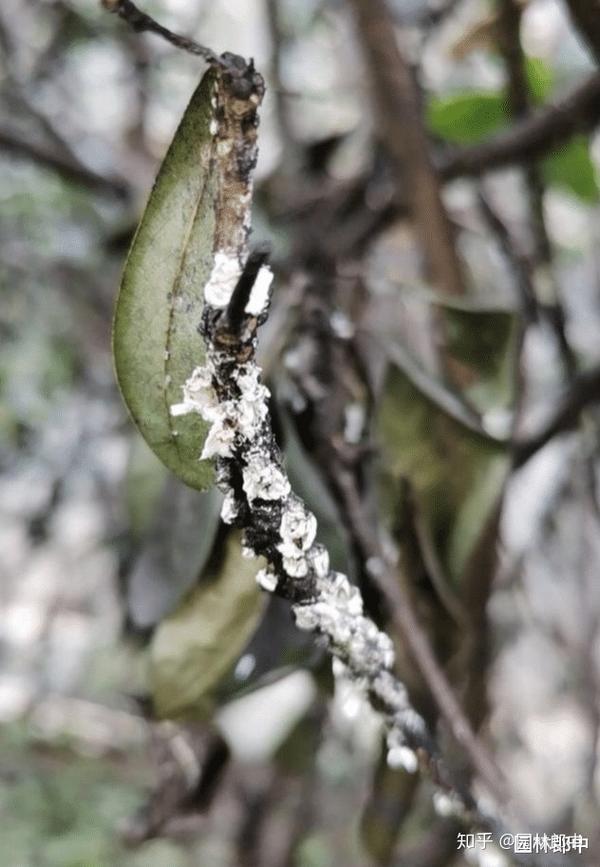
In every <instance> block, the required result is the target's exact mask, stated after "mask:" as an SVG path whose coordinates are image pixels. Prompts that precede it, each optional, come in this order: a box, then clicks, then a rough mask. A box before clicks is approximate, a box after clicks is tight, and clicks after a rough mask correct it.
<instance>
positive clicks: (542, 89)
mask: <svg viewBox="0 0 600 867" xmlns="http://www.w3.org/2000/svg"><path fill="white" fill-rule="evenodd" d="M525 73H526V75H527V84H528V86H529V95H530V96H531V99H532V101H533V102H534V103H535V104H536V105H542V104H543V103H544V102H545V101H546V100H547V99H548V97H549V96H550V94H551V93H552V91H553V90H554V70H553V69H552V67H551V66H549V65H548V64H547V63H546V61H545V60H542V58H541V57H526V58H525Z"/></svg>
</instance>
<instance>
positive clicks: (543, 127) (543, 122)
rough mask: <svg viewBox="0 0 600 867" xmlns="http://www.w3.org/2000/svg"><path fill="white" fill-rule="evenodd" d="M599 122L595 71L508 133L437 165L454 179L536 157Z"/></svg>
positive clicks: (599, 83) (599, 97) (599, 87)
mask: <svg viewBox="0 0 600 867" xmlns="http://www.w3.org/2000/svg"><path fill="white" fill-rule="evenodd" d="M599 121H600V72H595V73H593V74H592V75H590V76H589V77H588V78H586V79H585V80H584V81H583V82H581V83H580V84H578V85H577V86H576V87H575V88H573V90H571V91H570V92H569V93H567V94H566V95H565V96H563V97H562V98H561V99H558V100H556V101H554V102H553V103H550V104H549V105H547V106H544V107H543V108H540V109H539V110H538V111H536V112H535V114H532V115H531V116H530V117H527V118H525V119H524V120H522V121H520V122H518V123H515V124H513V126H512V127H511V128H510V129H508V130H506V131H505V132H502V133H499V134H498V135H496V136H494V137H493V138H490V139H488V140H487V141H484V142H482V143H481V144H478V145H473V146H472V147H465V148H461V149H460V150H455V151H452V152H451V153H449V154H448V155H446V156H443V157H441V158H440V159H439V161H438V168H439V171H440V174H441V175H442V177H443V178H444V180H452V179H453V178H457V177H461V176H465V175H480V174H482V173H483V172H488V171H494V170H497V169H503V168H505V167H506V166H509V165H513V164H515V163H522V162H529V161H532V160H536V159H539V158H541V157H543V156H546V154H548V153H549V152H550V151H551V150H552V149H553V148H555V147H556V146H557V145H559V144H561V143H562V142H564V141H565V140H567V139H569V138H571V137H572V136H574V135H575V134H576V133H581V132H588V131H590V130H591V129H593V128H594V126H596V124H597V123H598V122H599Z"/></svg>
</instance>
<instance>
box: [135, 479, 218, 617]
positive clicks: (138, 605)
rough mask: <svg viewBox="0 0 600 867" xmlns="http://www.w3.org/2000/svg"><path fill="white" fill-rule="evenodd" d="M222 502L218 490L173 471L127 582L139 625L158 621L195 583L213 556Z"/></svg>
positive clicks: (160, 496)
mask: <svg viewBox="0 0 600 867" xmlns="http://www.w3.org/2000/svg"><path fill="white" fill-rule="evenodd" d="M222 501H223V497H222V495H221V494H220V493H219V491H217V490H216V489H211V490H210V491H204V492H201V491H194V490H192V489H191V488H188V487H187V486H186V485H183V484H182V483H181V482H180V481H179V480H178V479H176V478H175V477H174V476H173V475H171V474H168V476H167V479H166V480H165V483H164V485H163V489H162V491H161V493H160V495H159V497H158V502H157V504H156V507H155V510H154V515H153V518H152V520H151V521H150V523H149V526H148V531H147V533H146V537H145V539H144V542H143V544H142V546H141V549H140V551H139V552H138V556H137V557H136V559H135V561H134V563H133V568H132V570H131V573H130V576H129V582H128V594H127V602H128V609H129V613H130V616H131V619H132V620H133V622H134V623H135V624H136V626H138V627H141V628H147V627H149V626H153V625H154V624H155V623H157V622H158V621H159V620H160V619H161V618H162V617H164V616H165V615H166V614H168V613H169V612H170V611H172V610H173V608H174V607H175V606H176V605H177V603H178V602H179V600H180V599H181V597H182V596H183V594H184V593H185V591H186V590H189V588H190V587H191V586H192V585H193V584H195V583H196V581H197V580H198V577H199V576H200V573H201V570H202V568H203V566H204V565H205V563H206V561H207V560H208V558H209V556H210V553H211V550H212V547H213V543H214V540H215V535H216V533H217V528H218V526H219V514H220V511H221V504H222Z"/></svg>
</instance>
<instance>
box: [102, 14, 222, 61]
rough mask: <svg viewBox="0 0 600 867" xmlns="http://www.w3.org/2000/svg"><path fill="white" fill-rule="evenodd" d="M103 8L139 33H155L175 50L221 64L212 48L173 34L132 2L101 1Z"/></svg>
mask: <svg viewBox="0 0 600 867" xmlns="http://www.w3.org/2000/svg"><path fill="white" fill-rule="evenodd" d="M100 2H101V4H102V6H104V8H105V9H107V10H108V11H109V12H114V13H115V14H116V15H118V16H119V18H122V19H123V21H126V22H127V24H129V26H130V27H132V28H133V29H134V30H135V31H137V32H138V33H143V32H146V33H154V34H155V35H156V36H160V37H161V39H165V40H166V41H167V42H169V43H170V44H171V45H174V46H175V48H181V49H182V51H187V52H188V54H195V55H196V56H197V57H203V58H204V60H207V61H208V62H209V63H219V62H220V61H219V58H218V57H217V55H216V54H215V53H214V51H212V50H211V49H210V48H206V46H204V45H200V43H198V42H196V41H195V40H194V39H190V38H189V37H188V36H180V35H179V34H178V33H173V32H172V31H171V30H168V29H167V28H166V27H163V25H162V24H159V23H158V21H155V20H154V18H151V17H150V15H147V14H146V13H145V12H142V11H141V10H140V9H138V8H137V6H136V5H135V3H132V2H131V0H100Z"/></svg>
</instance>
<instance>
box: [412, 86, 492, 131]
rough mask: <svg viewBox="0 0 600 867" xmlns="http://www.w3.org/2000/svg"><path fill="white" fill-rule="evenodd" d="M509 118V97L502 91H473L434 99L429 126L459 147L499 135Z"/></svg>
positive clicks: (429, 108) (428, 119) (429, 106)
mask: <svg viewBox="0 0 600 867" xmlns="http://www.w3.org/2000/svg"><path fill="white" fill-rule="evenodd" d="M507 117H508V109H507V102H506V97H505V96H504V94H503V93H501V92H500V91H492V90H470V91H466V92H462V93H453V94H452V95H450V96H441V97H433V98H432V99H430V101H429V104H428V106H427V122H428V125H429V128H430V129H431V131H432V132H434V133H435V134H436V135H438V136H441V137H442V138H444V139H446V141H449V142H453V143H455V144H473V143H474V142H477V141H480V140H481V139H482V138H485V136H487V135H490V134H491V133H494V132H496V131H497V130H498V129H500V128H501V127H502V126H504V125H505V123H506V120H507Z"/></svg>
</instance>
